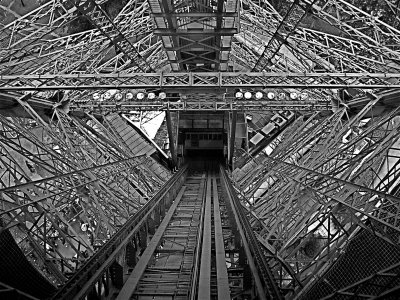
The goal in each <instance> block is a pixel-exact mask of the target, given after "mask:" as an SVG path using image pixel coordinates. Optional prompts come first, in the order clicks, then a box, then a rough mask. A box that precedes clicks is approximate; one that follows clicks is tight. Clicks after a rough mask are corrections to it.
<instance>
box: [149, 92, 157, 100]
mask: <svg viewBox="0 0 400 300" xmlns="http://www.w3.org/2000/svg"><path fill="white" fill-rule="evenodd" d="M154 98H156V94H154V93H153V92H150V93H148V94H147V99H149V100H153V99H154Z"/></svg>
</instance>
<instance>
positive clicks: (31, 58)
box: [0, 1, 159, 74]
mask: <svg viewBox="0 0 400 300" xmlns="http://www.w3.org/2000/svg"><path fill="white" fill-rule="evenodd" d="M77 4H78V3H77ZM87 4H88V3H86V4H85V3H83V6H85V5H87ZM99 4H101V3H97V4H96V5H97V6H96V7H97V10H96V9H94V8H95V6H93V5H92V7H91V9H89V10H86V11H85V13H86V14H89V15H90V20H91V22H92V23H94V24H97V25H98V26H101V27H100V29H98V30H89V31H88V30H84V31H83V32H78V33H72V32H71V33H67V34H65V32H66V31H67V32H68V30H69V29H68V28H69V27H70V26H72V25H73V24H74V22H76V21H77V20H78V21H79V20H80V18H83V17H82V16H79V14H77V9H76V7H74V6H72V5H69V4H68V3H66V2H62V3H61V1H54V3H52V2H48V3H46V4H44V5H43V6H42V7H40V8H38V9H36V10H35V11H33V12H31V13H29V14H27V15H25V16H23V17H21V18H20V19H19V20H17V21H15V22H13V23H11V24H8V25H7V26H6V28H5V30H6V31H7V30H8V31H7V32H8V33H9V34H7V35H4V37H3V39H2V45H4V46H5V47H4V48H2V50H3V51H2V55H1V56H0V57H1V58H2V60H1V61H2V63H3V64H1V63H0V70H1V72H2V73H3V74H7V73H11V74H24V73H25V74H26V73H54V74H58V73H71V72H76V71H78V72H82V71H86V72H87V71H89V70H92V71H100V70H102V69H104V68H106V69H107V70H110V68H112V69H115V68H116V67H117V69H116V70H118V69H119V70H121V69H124V68H125V69H127V68H128V69H129V68H130V66H129V62H126V61H124V60H123V56H124V55H123V54H122V55H121V54H119V55H118V54H116V52H115V49H114V48H115V47H116V49H124V48H126V47H130V48H129V49H131V50H132V51H131V52H132V53H139V55H138V59H139V61H140V57H146V58H147V61H148V62H149V63H156V62H155V61H153V59H151V58H150V57H149V54H146V52H147V49H148V48H149V46H146V43H147V42H146V41H145V40H143V38H146V37H147V36H149V35H152V34H151V31H152V27H151V23H150V22H149V20H150V17H149V16H148V15H147V16H146V9H147V8H148V5H147V1H143V2H137V1H129V2H128V3H127V4H126V5H125V7H124V8H122V9H121V11H120V12H119V14H118V16H117V17H115V18H114V19H113V20H111V19H110V17H109V16H108V15H107V13H106V12H104V11H103V10H102V9H101V7H100V6H99ZM83 6H82V8H81V10H82V9H83ZM78 7H79V5H78ZM93 9H94V10H93ZM93 14H95V15H93ZM47 18H49V21H48V23H47V24H46V23H42V21H41V20H43V19H47ZM38 20H39V21H38ZM35 22H37V23H36V24H35ZM104 22H106V23H107V22H108V23H107V26H103V25H104V24H103V23H104ZM71 24H72V25H71ZM116 24H118V25H116ZM46 25H47V26H46ZM21 26H22V27H23V29H21ZM99 30H100V31H99ZM53 31H57V32H59V31H61V33H58V34H52V33H53ZM25 32H26V33H25ZM21 34H23V35H24V34H26V37H24V38H21ZM116 35H117V36H118V37H119V38H118V39H117V38H116V37H117V36H116ZM121 36H123V37H124V38H125V41H126V40H127V39H129V40H130V41H131V42H125V43H123V40H121V39H120V37H121ZM13 39H14V40H13ZM156 40H157V38H156V37H154V38H153V39H152V40H151V44H150V49H152V50H153V52H154V48H153V45H154V44H155V42H156ZM114 43H115V45H116V46H115V47H114ZM132 46H134V48H132ZM121 51H122V50H121ZM124 51H128V50H124ZM111 58H112V59H111ZM105 60H111V62H109V63H107V64H106V65H105V66H103V67H100V66H99V64H100V63H102V62H103V61H105ZM125 60H126V59H125ZM112 61H113V62H114V64H113V63H112ZM110 63H111V64H110ZM157 63H159V61H158V62H157ZM99 67H100V69H99ZM146 68H147V67H146ZM131 69H134V68H131ZM136 70H137V68H136Z"/></svg>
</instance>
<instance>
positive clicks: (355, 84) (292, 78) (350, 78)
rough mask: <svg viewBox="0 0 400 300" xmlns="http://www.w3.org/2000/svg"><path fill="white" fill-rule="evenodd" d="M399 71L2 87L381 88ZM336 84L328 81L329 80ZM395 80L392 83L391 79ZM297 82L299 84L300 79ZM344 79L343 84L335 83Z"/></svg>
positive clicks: (141, 77) (14, 81) (10, 86)
mask: <svg viewBox="0 0 400 300" xmlns="http://www.w3.org/2000/svg"><path fill="white" fill-rule="evenodd" d="M399 77H400V75H399V74H398V73H289V72H278V73H257V72H256V73H247V72H221V73H219V72H201V73H161V74H156V73H129V74H126V73H116V74H81V75H79V74H64V75H61V74H60V75H23V76H22V75H1V76H0V82H1V84H0V90H3V91H18V90H20V91H24V90H27V91H29V90H30V91H40V90H86V89H92V90H95V89H146V88H147V89H168V88H179V89H185V88H186V89H189V88H190V89H193V88H198V89H207V88H208V89H218V88H219V89H225V88H228V89H233V88H249V89H250V88H253V89H263V88H299V89H339V88H358V89H379V88H388V89H390V88H399V87H400V84H399V83H398V78H399ZM329 80H331V81H333V83H325V82H326V81H329ZM388 80H390V81H393V82H389V81H388ZM296 81H297V82H298V83H297V82H296ZM336 81H341V82H342V83H336Z"/></svg>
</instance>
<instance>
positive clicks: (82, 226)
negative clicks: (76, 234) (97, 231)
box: [81, 223, 89, 232]
mask: <svg viewBox="0 0 400 300" xmlns="http://www.w3.org/2000/svg"><path fill="white" fill-rule="evenodd" d="M88 227H89V225H88V224H87V223H83V224H82V225H81V230H82V231H83V232H86V231H87V230H88Z"/></svg>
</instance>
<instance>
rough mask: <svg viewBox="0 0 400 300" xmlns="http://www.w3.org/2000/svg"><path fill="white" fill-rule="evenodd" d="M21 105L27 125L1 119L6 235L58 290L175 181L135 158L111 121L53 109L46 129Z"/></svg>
mask: <svg viewBox="0 0 400 300" xmlns="http://www.w3.org/2000/svg"><path fill="white" fill-rule="evenodd" d="M19 102H20V104H21V105H22V107H23V108H24V110H26V113H27V114H28V115H29V116H30V118H25V117H12V118H10V117H8V118H6V117H3V116H0V124H1V132H2V134H1V139H0V143H1V147H0V149H1V156H0V164H1V167H2V172H1V181H0V183H1V187H2V188H1V191H2V197H1V204H2V210H1V212H0V216H1V219H2V227H1V230H6V229H9V230H10V232H11V233H12V235H13V236H14V238H15V239H16V241H17V243H18V244H19V246H20V248H21V249H22V251H23V252H24V253H25V254H26V256H27V257H28V259H29V260H30V261H31V262H32V263H33V265H35V266H36V268H37V269H38V270H39V271H40V272H42V273H44V275H45V276H46V277H47V278H48V279H49V280H50V281H51V282H52V283H54V284H61V283H64V282H65V281H66V279H67V278H68V274H71V273H73V272H75V270H76V269H77V268H79V267H80V266H81V265H82V263H84V262H85V260H86V259H87V257H88V256H89V255H90V254H92V253H93V252H95V251H96V249H97V247H99V246H101V245H102V244H104V243H105V242H106V241H107V240H108V239H109V238H110V237H111V236H112V235H113V234H114V233H115V232H116V231H117V230H118V228H119V227H120V226H122V225H123V224H124V223H125V222H126V220H128V219H129V217H130V216H131V215H133V214H135V213H136V212H137V211H138V210H139V209H140V207H142V206H143V205H144V204H145V203H146V202H147V200H148V199H149V198H150V197H151V196H152V195H153V194H155V192H156V191H157V190H158V189H159V188H160V187H161V185H162V183H163V182H165V181H166V180H167V179H168V178H169V176H170V175H169V174H168V173H167V172H165V171H163V170H162V169H163V168H160V167H161V166H159V165H158V166H156V165H157V163H156V162H155V161H153V160H152V159H151V158H149V157H147V156H146V155H140V156H139V155H135V153H134V152H132V151H134V150H132V147H130V146H128V145H126V143H125V142H124V140H123V138H122V137H121V136H120V135H119V134H118V133H117V131H118V130H120V128H116V127H114V126H113V124H111V123H110V122H109V121H107V120H104V119H103V120H102V121H100V120H97V119H95V118H94V117H92V116H89V115H87V116H86V118H83V119H82V118H79V119H78V118H73V117H70V116H68V115H67V114H66V113H65V112H64V111H61V110H58V109H56V110H55V111H54V113H53V115H52V116H51V118H50V119H49V122H46V121H45V120H44V119H43V118H42V117H41V116H39V114H38V113H37V112H36V111H35V110H34V109H33V108H32V107H31V106H30V105H29V104H28V103H26V102H24V101H23V100H19ZM51 119H52V121H51ZM124 123H125V122H123V124H124Z"/></svg>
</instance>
